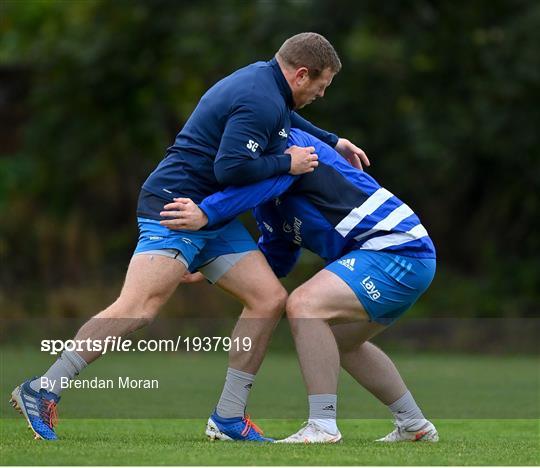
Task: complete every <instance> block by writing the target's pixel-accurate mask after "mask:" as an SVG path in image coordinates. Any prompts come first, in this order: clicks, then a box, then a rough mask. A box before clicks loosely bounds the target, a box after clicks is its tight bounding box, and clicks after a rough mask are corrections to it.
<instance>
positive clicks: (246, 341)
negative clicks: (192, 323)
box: [41, 336, 251, 355]
mask: <svg viewBox="0 0 540 468" xmlns="http://www.w3.org/2000/svg"><path fill="white" fill-rule="evenodd" d="M231 349H232V350H234V351H250V350H251V338H250V337H248V336H245V337H243V338H239V337H237V338H230V337H228V336H178V337H177V338H176V339H159V340H138V341H135V342H134V341H133V340H130V339H127V338H122V337H120V336H108V337H107V338H104V339H103V340H93V339H90V338H87V339H85V340H41V351H42V352H44V353H49V354H51V355H56V354H59V353H61V352H62V351H76V352H82V351H91V352H100V353H101V354H106V353H108V352H114V351H119V352H131V351H140V352H147V351H148V352H178V351H187V352H190V351H194V352H200V351H202V352H212V351H214V352H215V351H225V352H228V351H230V350H231Z"/></svg>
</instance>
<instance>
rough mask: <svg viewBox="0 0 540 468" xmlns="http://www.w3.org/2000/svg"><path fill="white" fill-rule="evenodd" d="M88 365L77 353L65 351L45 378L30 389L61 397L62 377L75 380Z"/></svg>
mask: <svg viewBox="0 0 540 468" xmlns="http://www.w3.org/2000/svg"><path fill="white" fill-rule="evenodd" d="M87 365H88V364H86V361H85V360H84V359H83V358H82V357H81V356H79V355H78V354H77V353H76V352H75V351H64V352H63V353H62V354H61V355H60V357H59V358H58V359H57V360H56V362H55V363H54V364H53V365H52V366H51V367H50V368H49V370H48V371H47V372H45V374H43V376H41V377H38V378H37V379H34V380H32V382H30V388H32V390H35V391H36V392H39V390H40V389H42V388H44V389H45V390H47V391H48V392H52V393H54V394H55V395H60V393H61V392H62V390H63V388H62V387H61V379H62V377H64V378H67V379H69V380H73V379H74V378H75V376H76V375H79V372H81V371H82V370H83V369H84V368H85V367H86V366H87Z"/></svg>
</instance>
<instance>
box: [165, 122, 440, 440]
mask: <svg viewBox="0 0 540 468" xmlns="http://www.w3.org/2000/svg"><path fill="white" fill-rule="evenodd" d="M289 144H290V145H293V146H294V145H297V146H302V147H304V146H313V147H314V148H315V151H316V152H317V154H318V156H319V166H318V168H317V170H316V171H314V172H312V173H309V174H304V175H300V176H290V175H283V176H278V177H274V178H271V179H268V180H265V181H262V182H259V183H257V184H253V185H249V186H245V187H229V188H227V189H226V190H224V191H222V192H219V193H216V194H213V195H211V196H210V197H207V198H205V199H204V200H203V201H202V203H201V204H200V205H199V206H197V205H196V204H195V203H193V202H191V201H189V200H181V201H180V202H175V203H172V204H168V205H166V206H165V211H164V212H163V213H162V214H163V215H164V217H169V218H171V219H170V220H168V221H162V224H164V225H166V226H168V227H170V228H171V229H199V228H201V227H202V226H212V225H214V224H215V223H220V222H223V221H224V220H227V219H230V218H234V217H235V216H237V215H238V214H239V213H241V212H243V211H245V210H246V209H249V208H253V207H255V209H254V214H255V217H256V220H257V223H258V226H259V229H260V231H261V234H262V235H261V237H260V239H259V244H258V245H259V248H260V250H261V251H262V252H263V253H264V255H265V257H266V259H267V260H268V263H269V264H270V266H271V267H272V269H273V271H274V272H275V273H276V275H277V276H279V277H282V276H285V275H287V274H288V273H289V272H290V271H291V269H292V268H293V266H294V264H295V262H296V261H297V259H298V257H299V254H300V248H301V247H305V248H307V249H309V250H311V251H313V252H314V253H316V254H318V255H319V256H320V257H322V258H323V259H324V260H325V262H326V266H325V268H324V269H323V270H322V271H320V272H319V273H317V274H316V275H315V276H314V277H313V278H311V279H310V280H309V281H307V282H306V283H305V284H303V285H302V286H300V287H299V288H297V289H296V290H295V291H294V292H293V293H292V294H291V295H290V297H289V299H288V301H287V306H286V309H287V317H288V319H289V322H290V324H291V330H292V334H293V337H294V340H295V344H296V349H297V352H298V355H299V361H300V365H301V368H302V373H303V376H304V381H305V384H306V387H307V390H308V395H309V409H310V414H309V420H308V423H307V424H306V425H305V426H304V427H303V428H301V429H300V430H299V431H298V432H297V433H296V434H293V435H291V436H290V437H287V438H286V439H284V440H282V441H280V442H284V443H333V442H338V441H339V440H341V434H340V432H339V430H338V428H337V425H336V409H337V397H336V395H337V385H338V374H339V368H340V364H341V366H342V367H343V368H344V369H345V370H347V371H348V372H349V373H350V374H351V375H352V376H353V377H354V378H355V379H356V380H357V381H358V382H359V383H360V384H362V385H363V386H364V387H365V388H366V389H368V390H369V391H370V392H372V393H373V394H374V395H375V396H376V397H377V398H378V399H379V400H381V401H382V402H383V403H384V404H386V405H387V406H388V407H389V409H390V411H391V412H392V413H393V415H394V417H395V426H396V427H395V430H394V431H392V432H391V433H390V434H388V435H387V436H386V437H383V438H382V439H379V441H381V442H398V441H429V442H436V441H438V433H437V430H436V429H435V427H434V425H433V424H432V423H431V422H430V421H428V420H427V419H426V418H425V417H424V415H423V414H422V412H421V410H420V409H419V407H418V405H417V404H416V403H415V401H414V399H413V397H412V395H411V393H410V392H409V391H408V390H407V387H406V386H405V384H404V382H403V380H402V378H401V376H400V375H399V372H398V371H397V369H396V367H395V366H394V364H393V363H392V361H391V360H390V358H389V357H388V356H386V354H384V353H383V352H382V351H381V350H380V349H378V348H377V347H375V346H374V345H373V344H371V343H369V341H368V340H369V339H370V338H372V337H373V336H375V335H377V334H378V333H380V332H381V331H382V330H384V329H385V328H386V327H388V326H389V325H391V324H392V323H393V322H394V321H395V320H397V319H398V318H399V317H400V316H401V315H402V314H404V313H405V312H406V311H407V309H409V308H410V307H411V306H412V305H413V304H414V303H415V302H416V300H417V299H418V298H419V297H420V295H421V294H422V293H423V292H424V291H425V290H426V289H427V288H428V286H429V284H430V283H431V281H432V279H433V276H434V274H435V248H434V246H433V243H432V241H431V239H430V238H429V236H428V233H427V231H426V229H425V228H424V226H422V224H421V223H420V220H419V219H418V217H417V216H416V215H415V214H414V212H413V211H412V209H411V208H410V207H409V206H408V205H406V204H405V203H403V202H402V201H401V200H400V199H399V198H397V197H396V196H395V195H393V194H392V193H391V192H389V191H388V190H386V189H385V188H383V187H381V186H380V185H379V184H378V183H377V182H376V181H375V180H374V179H373V178H372V177H370V176H369V175H368V174H366V173H365V172H362V171H361V170H358V169H355V168H353V167H351V166H350V165H349V164H347V163H346V162H345V161H343V159H342V158H341V157H340V156H339V154H337V153H336V151H335V150H333V149H332V148H331V147H330V146H328V145H327V144H325V143H323V142H322V141H321V140H319V139H317V138H315V137H313V136H311V135H309V134H308V133H306V132H304V131H301V130H298V129H292V130H291V133H290V136H289ZM207 433H214V434H217V437H218V438H219V429H218V428H216V427H215V425H214V424H213V421H212V419H210V420H209V422H208V427H207Z"/></svg>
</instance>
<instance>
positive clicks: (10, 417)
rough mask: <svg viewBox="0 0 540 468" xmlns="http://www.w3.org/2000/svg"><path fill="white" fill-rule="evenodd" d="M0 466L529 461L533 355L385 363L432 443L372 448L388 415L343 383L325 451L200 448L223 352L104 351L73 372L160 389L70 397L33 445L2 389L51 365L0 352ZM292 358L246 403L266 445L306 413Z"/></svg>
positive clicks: (538, 449) (538, 435) (273, 362)
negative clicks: (425, 421) (331, 441)
mask: <svg viewBox="0 0 540 468" xmlns="http://www.w3.org/2000/svg"><path fill="white" fill-rule="evenodd" d="M0 357H1V360H0V364H1V366H0V368H1V373H0V375H1V381H0V397H1V402H2V404H1V405H0V415H1V416H2V419H1V421H0V423H1V428H0V436H1V445H0V449H1V451H0V462H1V463H2V464H3V465H9V464H15V465H67V464H69V465H88V464H106V465H110V464H112V465H148V464H151V465H162V464H163V465H173V464H174V465H178V464H179V465H182V464H184V465H446V464H451V465H538V464H540V425H539V420H540V419H539V418H540V415H539V412H540V400H539V389H540V382H539V372H538V369H539V360H538V357H537V356H511V357H510V356H507V357H504V356H473V355H433V354H418V355H415V354H397V355H392V357H393V358H394V359H395V361H396V363H397V365H398V367H399V368H400V370H401V372H402V374H403V376H404V378H405V380H406V381H407V382H408V385H409V387H410V388H411V390H412V391H413V393H414V394H415V397H416V399H417V400H418V401H419V403H420V405H421V406H422V408H423V410H424V412H425V414H426V415H427V416H428V417H430V418H431V419H432V420H434V422H435V423H436V424H437V426H438V429H439V432H440V435H441V442H439V443H438V444H398V445H391V446H387V445H383V446H381V445H379V444H376V443H374V442H373V440H374V439H375V438H378V437H381V436H383V435H385V434H386V433H387V432H389V431H390V430H391V429H392V425H391V422H390V414H389V413H388V411H387V410H386V408H384V407H383V406H382V405H381V404H380V403H379V402H378V401H377V400H376V399H374V398H373V397H372V396H371V395H370V394H368V393H367V392H366V391H364V390H363V389H361V388H360V387H359V386H358V385H357V384H356V383H355V382H354V381H353V380H352V379H351V378H350V377H349V376H347V375H343V376H342V378H341V381H340V393H339V400H338V404H339V410H338V416H339V425H340V429H341V432H342V433H343V436H344V442H343V443H342V444H338V445H336V446H301V447H298V446H282V445H279V446H277V445H263V446H260V445H252V444H239V443H220V442H214V443H211V442H209V441H207V440H206V439H205V438H204V435H203V431H204V425H205V422H206V417H207V416H208V414H209V413H210V411H211V410H212V407H213V405H214V404H215V402H216V401H217V398H218V396H219V393H220V391H221V386H222V381H223V376H224V372H225V368H226V355H225V354H223V353H211V354H194V355H186V354H172V353H169V354H152V353H143V354H123V355H121V354H115V355H110V356H107V357H105V358H104V359H101V360H99V361H97V362H96V363H95V364H94V365H92V366H91V367H90V368H89V369H87V370H86V371H85V373H84V375H83V376H81V377H84V378H91V377H93V376H99V377H103V378H105V377H111V378H112V377H114V376H117V375H129V376H133V377H137V376H138V377H144V378H157V379H159V381H160V388H159V390H137V391H134V390H116V389H115V390H71V391H66V392H64V394H63V396H62V402H61V405H60V406H59V412H60V424H59V428H58V433H59V435H60V437H61V440H60V441H58V442H55V443H46V442H43V441H34V440H33V439H32V437H31V433H30V431H29V430H28V429H26V427H25V423H24V421H23V420H22V418H21V417H20V416H18V415H17V413H15V412H14V411H13V410H12V409H11V407H10V406H9V404H8V399H9V393H10V392H11V390H12V388H13V386H14V385H15V384H17V383H19V382H20V381H22V380H23V379H24V378H27V377H28V376H31V375H35V374H38V373H39V372H40V371H41V370H42V369H43V368H45V367H46V366H47V364H48V363H49V362H51V357H50V356H47V355H44V354H42V353H36V352H31V351H28V350H26V351H22V350H20V349H15V348H11V349H4V350H2V352H1V353H0ZM306 406H307V405H306V395H305V390H304V389H303V385H302V380H301V377H300V372H299V370H298V364H297V361H296V357H295V356H294V355H290V354H279V353H272V352H270V354H269V356H268V358H267V360H266V361H265V363H264V366H263V368H262V370H261V372H260V374H259V376H258V378H257V381H256V385H255V387H254V389H253V392H252V396H251V399H250V404H249V411H250V413H251V414H252V416H254V418H255V421H256V422H257V423H258V424H259V425H260V426H262V427H263V429H264V430H265V432H266V434H267V435H269V436H271V437H278V438H279V437H283V436H286V435H289V434H290V433H292V432H294V431H296V430H297V429H298V428H299V427H300V424H301V423H302V421H303V420H304V419H305V417H306V414H307V407H306Z"/></svg>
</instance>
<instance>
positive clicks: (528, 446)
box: [1, 419, 540, 465]
mask: <svg viewBox="0 0 540 468" xmlns="http://www.w3.org/2000/svg"><path fill="white" fill-rule="evenodd" d="M258 422H260V423H262V425H263V426H264V428H265V430H266V431H267V432H268V433H269V434H272V435H275V436H278V437H280V436H285V435H288V434H289V433H291V432H293V431H295V430H296V429H297V428H298V425H299V423H300V422H301V421H300V420H298V421H287V420H268V421H265V420H262V421H258ZM436 423H437V425H438V427H439V430H440V433H441V437H442V440H441V442H439V443H438V444H412V443H411V444H395V445H391V446H389V445H384V446H381V445H378V444H376V443H374V442H373V439H374V438H376V437H379V436H381V435H383V434H384V433H385V432H386V431H388V430H389V429H390V428H391V424H390V423H389V422H388V421H381V420H344V421H341V423H340V426H341V431H342V433H343V436H344V442H343V443H341V444H336V445H333V446H330V445H326V446H282V445H271V444H265V445H258V444H255V445H254V444H245V443H228V442H209V441H207V440H205V439H204V438H203V436H202V431H203V429H204V424H205V421H204V420H200V419H199V420H163V419H155V420H105V419H100V420H95V419H81V420H67V421H64V422H63V423H62V427H61V432H62V440H61V441H58V442H55V443H44V442H43V441H34V440H32V439H31V437H30V431H28V430H25V429H24V427H23V426H24V424H23V423H22V421H19V420H17V421H15V420H7V421H6V420H3V421H2V433H1V435H2V464H4V465H7V464H14V465H66V464H69V465H88V464H98V465H99V464H105V465H537V464H538V463H539V462H540V457H539V448H538V422H537V421H531V420H521V421H517V420H510V421H490V420H483V421H478V420H477V421H471V420H453V421H452V420H441V421H436Z"/></svg>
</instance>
